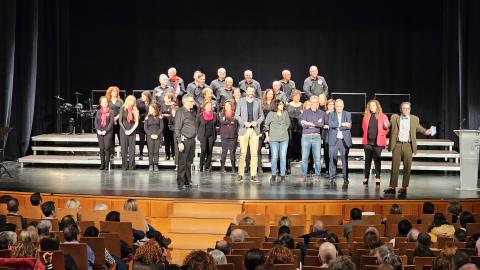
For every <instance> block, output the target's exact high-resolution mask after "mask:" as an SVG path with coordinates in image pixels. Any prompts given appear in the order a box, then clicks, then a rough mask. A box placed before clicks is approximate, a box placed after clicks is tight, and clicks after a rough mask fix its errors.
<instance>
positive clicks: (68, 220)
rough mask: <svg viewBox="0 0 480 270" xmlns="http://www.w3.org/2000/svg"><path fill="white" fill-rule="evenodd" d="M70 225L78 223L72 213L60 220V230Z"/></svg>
mask: <svg viewBox="0 0 480 270" xmlns="http://www.w3.org/2000/svg"><path fill="white" fill-rule="evenodd" d="M69 225H77V222H76V221H75V219H74V218H73V216H72V215H66V216H64V217H63V218H62V219H61V220H60V223H59V229H60V231H63V229H64V228H65V227H67V226H69Z"/></svg>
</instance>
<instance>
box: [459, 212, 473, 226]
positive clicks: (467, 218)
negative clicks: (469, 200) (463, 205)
mask: <svg viewBox="0 0 480 270" xmlns="http://www.w3.org/2000/svg"><path fill="white" fill-rule="evenodd" d="M468 223H475V217H474V216H473V215H472V213H470V212H468V211H465V212H463V213H462V214H461V215H460V228H461V229H462V230H464V231H467V224H468Z"/></svg>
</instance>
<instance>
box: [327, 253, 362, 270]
mask: <svg viewBox="0 0 480 270" xmlns="http://www.w3.org/2000/svg"><path fill="white" fill-rule="evenodd" d="M356 269H357V267H356V266H355V264H354V263H353V262H352V260H350V259H349V258H348V257H346V256H340V257H337V258H336V259H335V260H332V261H330V263H329V264H328V270H356Z"/></svg>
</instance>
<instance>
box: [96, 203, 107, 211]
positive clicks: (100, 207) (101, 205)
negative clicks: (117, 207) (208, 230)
mask: <svg viewBox="0 0 480 270" xmlns="http://www.w3.org/2000/svg"><path fill="white" fill-rule="evenodd" d="M93 210H95V211H104V210H108V206H107V205H106V204H104V203H97V204H95V207H94V209H93Z"/></svg>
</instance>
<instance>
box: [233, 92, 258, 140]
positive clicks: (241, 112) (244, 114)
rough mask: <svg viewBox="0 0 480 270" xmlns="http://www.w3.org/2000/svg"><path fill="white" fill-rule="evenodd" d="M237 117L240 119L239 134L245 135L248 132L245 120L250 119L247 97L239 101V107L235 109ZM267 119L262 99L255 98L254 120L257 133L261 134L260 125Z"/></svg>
mask: <svg viewBox="0 0 480 270" xmlns="http://www.w3.org/2000/svg"><path fill="white" fill-rule="evenodd" d="M235 119H237V121H238V126H239V128H238V135H239V136H243V135H245V133H246V132H247V128H246V127H245V122H247V121H248V111H247V98H246V97H244V98H241V99H240V100H239V101H238V103H237V108H236V109H235ZM264 119H265V116H264V115H263V110H262V106H261V104H260V100H259V99H257V98H254V99H253V121H256V122H257V124H256V125H255V133H256V134H257V135H258V136H260V134H261V130H260V126H261V124H262V122H263V120H264Z"/></svg>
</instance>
